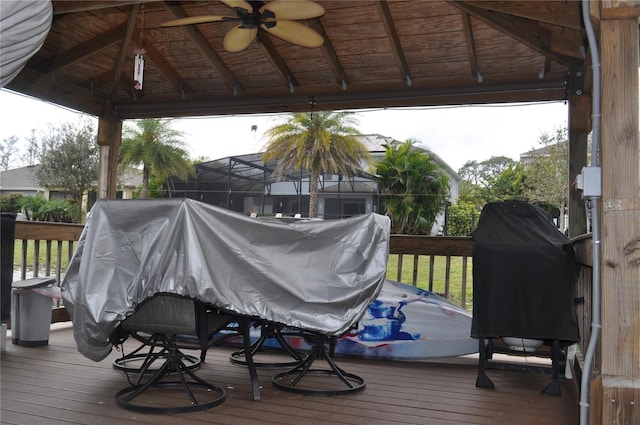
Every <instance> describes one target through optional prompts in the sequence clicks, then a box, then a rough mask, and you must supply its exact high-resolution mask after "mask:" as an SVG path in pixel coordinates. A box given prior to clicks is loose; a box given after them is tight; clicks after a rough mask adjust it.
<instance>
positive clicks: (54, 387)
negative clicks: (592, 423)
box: [0, 324, 579, 425]
mask: <svg viewBox="0 0 640 425" xmlns="http://www.w3.org/2000/svg"><path fill="white" fill-rule="evenodd" d="M127 347H128V349H131V347H135V345H129V343H127ZM231 352H232V349H230V348H227V347H215V348H213V349H211V350H209V352H208V354H207V361H206V363H205V364H204V365H203V366H202V367H201V368H200V369H199V370H198V372H197V373H198V375H199V376H201V377H203V378H205V379H206V380H209V381H210V382H213V383H215V384H216V385H219V386H221V387H223V388H225V390H226V392H227V399H226V400H225V401H224V403H223V404H221V405H220V406H217V407H215V408H212V409H209V410H207V411H204V412H194V413H185V414H176V415H148V414H140V413H135V412H129V411H127V410H124V409H122V408H120V407H118V406H117V405H116V403H115V401H114V394H115V392H116V391H118V390H119V389H122V388H124V387H125V386H127V379H126V376H125V374H124V373H123V372H119V371H116V370H114V369H113V368H112V365H111V363H112V361H113V360H114V359H115V358H117V356H119V355H120V353H118V352H117V351H115V350H114V351H113V352H112V353H111V354H110V355H109V357H108V358H107V359H105V360H103V361H101V362H93V361H91V360H89V359H87V358H85V357H84V356H82V355H81V354H80V353H78V352H77V351H76V348H75V343H74V340H73V335H72V330H71V328H70V326H69V325H64V324H62V325H58V326H54V329H53V330H52V332H51V337H50V340H49V345H47V346H43V347H22V346H19V345H14V344H12V343H11V342H10V340H9V341H8V343H7V351H5V352H3V353H2V356H1V362H0V366H1V384H2V387H1V393H0V396H1V411H0V413H1V418H0V419H1V420H0V422H2V423H3V424H8V425H10V424H16V425H18V424H19V425H30V424H34V425H41V424H47V425H49V424H52V425H68V424H94V425H102V424H104V425H114V424H123V425H125V424H133V423H136V424H154V425H163V424H167V425H168V424H171V425H174V424H196V425H197V424H205V423H206V424H220V425H233V424H239V425H240V424H241V425H253V424H255V425H269V424H274V425H275V424H277V425H300V424H310V425H313V424H341V425H343V424H353V425H364V424H367V425H369V424H389V425H393V424H398V425H399V424H403V425H409V424H415V425H424V424H430V425H452V424H469V425H501V424H504V425H514V424H522V425H528V424H532V425H533V424H535V425H577V424H578V422H579V420H578V410H579V409H578V396H577V392H576V390H575V382H573V381H571V380H562V396H561V397H551V396H544V395H542V394H541V391H542V389H543V388H544V387H545V386H546V385H547V384H548V383H549V382H550V377H549V376H548V375H542V374H532V373H523V372H513V371H501V370H488V371H487V374H488V375H489V376H490V378H491V379H492V380H493V382H494V383H495V385H496V389H495V390H486V389H479V388H476V387H475V380H476V373H477V363H476V360H475V359H474V358H473V357H469V356H465V357H458V358H451V359H438V360H434V361H415V362H409V361H407V362H395V361H393V362H392V361H373V360H362V359H352V358H337V359H336V362H337V363H338V364H339V365H340V367H342V368H343V369H345V370H346V371H348V372H351V373H355V374H358V375H361V376H363V377H364V378H365V379H366V380H367V387H366V388H365V390H364V391H362V392H359V393H356V394H350V395H344V396H335V397H314V396H304V395H299V394H293V393H289V392H285V391H281V390H279V389H277V388H275V387H273V386H272V385H271V376H272V375H273V374H275V373H277V371H279V369H260V370H259V371H258V373H259V377H260V383H261V386H262V387H261V396H262V398H261V401H259V402H254V401H253V400H252V397H251V386H250V381H249V376H248V373H247V371H246V369H245V368H244V367H241V366H237V365H233V364H231V363H230V362H229V354H230V353H231Z"/></svg>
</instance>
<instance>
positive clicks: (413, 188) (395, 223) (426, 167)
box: [376, 139, 449, 234]
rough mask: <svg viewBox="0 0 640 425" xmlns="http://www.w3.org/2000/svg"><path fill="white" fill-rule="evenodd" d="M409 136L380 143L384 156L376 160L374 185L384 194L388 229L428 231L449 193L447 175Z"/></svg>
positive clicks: (396, 230)
mask: <svg viewBox="0 0 640 425" xmlns="http://www.w3.org/2000/svg"><path fill="white" fill-rule="evenodd" d="M417 143H418V141H417V140H415V139H409V140H407V141H405V142H404V143H400V144H388V145H383V147H384V148H385V156H384V158H382V159H381V160H380V161H378V162H377V163H376V167H377V168H376V174H377V175H379V176H380V180H379V183H378V187H379V188H380V190H381V191H382V193H383V194H384V195H386V197H385V199H384V206H385V209H386V213H387V215H389V216H391V223H392V229H391V230H392V232H394V233H404V234H429V231H430V230H431V226H432V225H433V223H435V221H436V217H437V215H438V213H440V212H441V211H443V210H444V208H445V206H446V203H447V198H448V197H449V178H448V177H447V175H446V173H445V171H444V170H443V168H442V166H441V165H440V164H438V163H437V162H436V161H435V160H434V159H433V158H432V157H431V156H430V155H429V154H428V153H427V152H424V151H422V150H421V149H416V148H415V147H414V145H415V144H417Z"/></svg>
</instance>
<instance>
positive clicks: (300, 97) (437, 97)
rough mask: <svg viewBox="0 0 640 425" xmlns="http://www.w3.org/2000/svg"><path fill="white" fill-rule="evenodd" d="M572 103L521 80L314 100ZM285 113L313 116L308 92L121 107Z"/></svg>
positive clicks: (127, 112) (543, 84)
mask: <svg viewBox="0 0 640 425" xmlns="http://www.w3.org/2000/svg"><path fill="white" fill-rule="evenodd" d="M564 99H566V87H565V80H564V78H561V79H555V80H551V79H545V80H537V79H536V81H535V82H529V83H527V82H518V83H513V84H500V85H492V84H474V85H473V86H465V87H459V86H456V85H455V84H453V85H452V86H443V87H438V88H420V87H415V85H414V87H411V88H406V87H405V88H403V89H402V90H398V89H396V90H394V89H391V88H389V89H385V88H383V87H373V88H368V89H367V90H357V91H356V90H351V91H348V92H346V91H343V90H339V91H336V90H334V91H333V92H329V91H327V92H325V93H324V94H321V95H315V96H314V100H315V101H316V102H317V104H318V105H319V108H322V110H332V109H362V108H393V107H406V106H436V105H456V104H457V105H465V104H490V103H503V102H506V103H512V102H522V101H525V100H526V101H528V102H531V101H549V100H564ZM282 111H290V112H308V111H309V95H308V94H297V93H293V94H289V95H287V96H283V95H282V93H281V92H280V93H274V94H267V93H265V94H264V95H262V96H260V97H259V98H255V100H254V101H252V102H247V101H246V100H245V99H242V98H239V97H235V96H229V97H224V98H222V97H218V98H216V99H198V100H192V101H180V102H175V101H171V102H162V103H158V102H155V103H145V102H144V101H141V102H135V103H129V104H127V103H122V102H121V103H119V104H118V112H119V114H120V116H121V117H123V118H125V119H133V118H147V117H157V116H162V114H164V116H174V117H178V116H201V115H229V114H251V113H253V114H255V113H278V112H282Z"/></svg>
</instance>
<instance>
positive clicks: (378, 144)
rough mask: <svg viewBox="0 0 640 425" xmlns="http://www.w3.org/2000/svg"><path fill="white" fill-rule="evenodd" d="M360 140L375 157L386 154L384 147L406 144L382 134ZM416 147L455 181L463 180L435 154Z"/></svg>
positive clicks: (421, 147) (366, 135)
mask: <svg viewBox="0 0 640 425" xmlns="http://www.w3.org/2000/svg"><path fill="white" fill-rule="evenodd" d="M358 139H360V142H361V143H362V144H364V145H365V146H366V147H367V149H368V150H369V152H371V153H372V154H374V156H375V153H377V152H381V153H384V152H385V149H384V147H383V146H382V145H398V144H402V143H404V142H401V141H399V140H395V139H394V138H392V137H387V136H382V135H380V134H362V135H360V136H358ZM414 147H415V148H416V149H420V150H421V151H424V152H427V153H428V154H429V155H430V156H431V157H432V158H433V159H434V160H435V161H436V162H437V163H438V164H440V165H441V166H442V167H444V169H445V171H446V172H447V174H449V175H450V176H451V178H453V179H455V180H456V181H460V180H462V178H461V177H460V176H459V175H458V173H457V172H456V171H455V170H454V169H453V168H451V167H450V166H449V164H447V163H446V162H445V161H444V160H443V159H442V158H440V157H439V156H438V155H437V154H436V153H435V152H433V151H431V150H429V149H427V148H425V147H423V146H420V145H414Z"/></svg>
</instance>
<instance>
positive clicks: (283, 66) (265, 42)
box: [258, 31, 300, 93]
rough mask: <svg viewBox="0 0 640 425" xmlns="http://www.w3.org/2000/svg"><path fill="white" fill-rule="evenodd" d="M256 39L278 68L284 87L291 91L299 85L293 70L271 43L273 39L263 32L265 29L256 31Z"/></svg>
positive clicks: (270, 60)
mask: <svg viewBox="0 0 640 425" xmlns="http://www.w3.org/2000/svg"><path fill="white" fill-rule="evenodd" d="M258 41H259V43H258V44H259V46H260V47H261V48H262V50H263V51H264V53H265V55H267V58H268V59H269V62H271V64H272V65H273V67H274V68H275V69H276V70H278V75H280V79H281V80H282V82H283V83H284V85H285V87H287V88H288V89H289V91H290V92H292V93H293V91H294V90H295V88H297V87H300V83H298V80H297V79H296V77H295V76H294V75H293V72H291V70H290V69H289V66H288V65H287V63H286V62H285V61H284V59H283V58H282V56H281V55H280V54H279V53H278V50H277V49H276V46H275V45H274V44H273V41H271V38H269V36H268V35H266V34H265V31H258Z"/></svg>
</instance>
